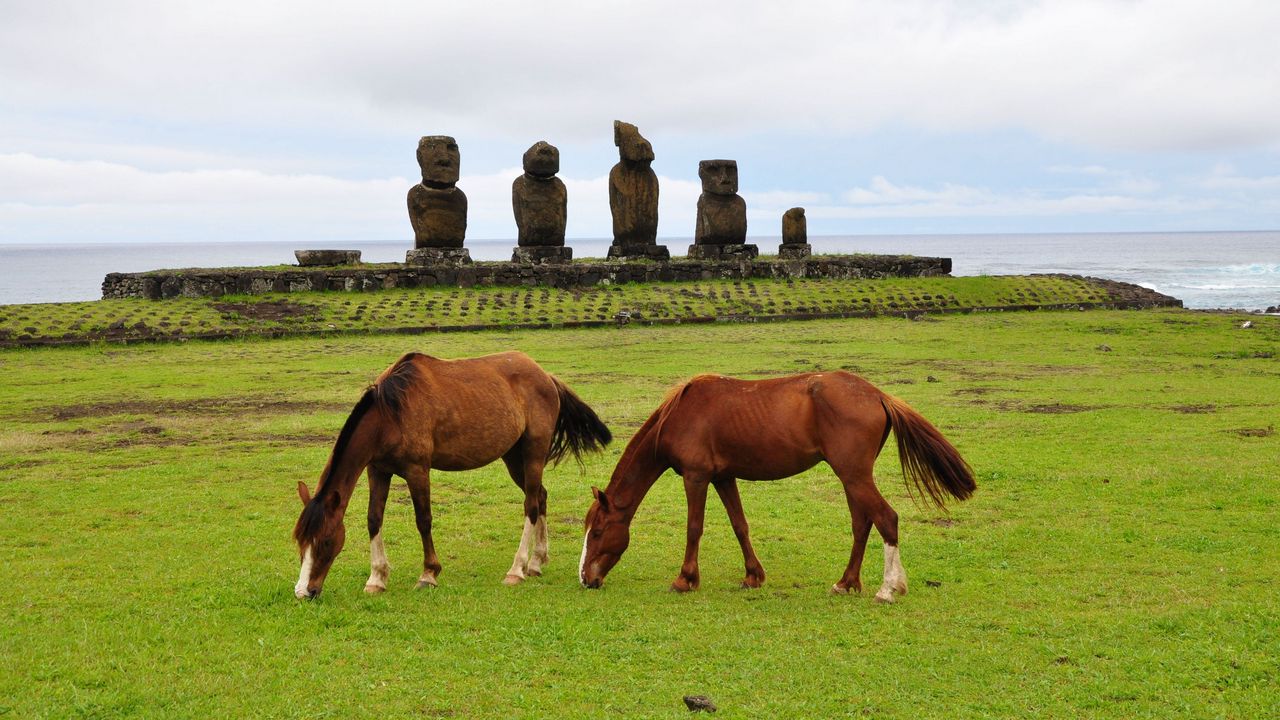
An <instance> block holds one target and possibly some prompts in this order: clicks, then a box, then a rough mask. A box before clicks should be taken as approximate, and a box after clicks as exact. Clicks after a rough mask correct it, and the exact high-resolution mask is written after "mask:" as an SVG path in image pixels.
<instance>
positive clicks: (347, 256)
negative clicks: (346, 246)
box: [293, 250, 360, 267]
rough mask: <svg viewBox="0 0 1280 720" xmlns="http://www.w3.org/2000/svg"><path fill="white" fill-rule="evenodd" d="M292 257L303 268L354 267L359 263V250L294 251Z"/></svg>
mask: <svg viewBox="0 0 1280 720" xmlns="http://www.w3.org/2000/svg"><path fill="white" fill-rule="evenodd" d="M293 256H294V257H296V258H297V259H298V264H299V265H301V266H303V267H317V266H324V265H355V264H356V263H358V262H360V251H359V250H294V251H293Z"/></svg>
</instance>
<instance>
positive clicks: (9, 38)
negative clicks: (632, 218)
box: [0, 0, 1280, 243]
mask: <svg viewBox="0 0 1280 720" xmlns="http://www.w3.org/2000/svg"><path fill="white" fill-rule="evenodd" d="M1278 37H1280V2H1274V1H1273V0H1257V1H1255V2H1248V1H1246V0H1214V1H1212V2H1210V1H1208V0H1204V1H1200V2H1191V1H1187V0H1160V1H1158V2H1150V1H1144V0H1130V1H1124V2H1120V1H1116V2H1102V1H1093V0H1070V1H1067V0H1063V1H1060V2H1022V1H1019V0H1003V1H1001V0H989V1H986V2H983V1H979V0H968V1H960V0H957V1H953V2H949V1H946V0H905V1H904V0H895V1H890V0H884V1H883V2H852V1H834V2H803V1H793V2H788V3H780V2H732V3H714V4H713V3H695V2H662V1H658V0H646V1H645V2H601V1H594V2H581V3H569V2H528V0H524V1H521V2H493V3H482V2H449V3H436V2H423V1H418V2H363V3H360V9H358V10H356V9H350V8H349V7H347V6H344V5H342V4H337V3H326V2H317V0H310V1H309V2H305V3H303V2H297V3H294V2H276V1H271V2H264V1H262V0H256V1H255V2H237V1H231V0H224V1H221V2H208V1H207V0H202V1H201V2H186V1H182V0H166V1H164V2H154V3H135V2H111V3H101V4H99V3H84V2H80V3H69V2H58V1H56V0H40V1H39V2H35V1H31V0H27V1H16V0H0V243H62V242H86V241H133V240H137V241H192V242H196V241H230V240H235V241H241V240H285V241H292V242H298V243H305V242H306V241H308V240H314V241H326V242H341V241H360V240H397V239H404V240H405V241H406V243H412V237H413V233H412V231H411V229H410V226H409V221H408V216H407V213H406V210H405V194H406V192H407V191H408V188H409V187H410V185H412V184H413V183H415V182H417V181H418V179H419V178H418V167H417V165H416V162H415V160H414V150H415V148H416V145H417V141H418V138H419V137H420V136H422V135H436V134H441V135H453V136H454V137H455V138H457V140H458V144H459V145H460V147H461V153H462V179H461V181H460V182H459V187H461V188H462V189H463V190H464V191H465V192H466V194H467V196H468V198H469V200H470V216H469V228H468V238H471V239H502V238H514V237H515V223H514V220H513V219H512V212H511V199H510V188H511V181H512V180H513V179H514V178H515V177H516V176H517V175H518V174H519V173H520V169H519V166H520V156H521V154H522V153H523V152H524V150H525V149H526V148H528V146H529V145H531V144H532V143H533V142H535V141H537V140H547V141H549V142H551V143H552V144H554V145H556V146H558V147H559V148H560V153H561V173H560V176H561V178H562V179H563V180H564V181H565V183H566V184H567V185H568V188H569V232H568V234H569V236H570V237H571V238H573V237H579V238H582V237H595V238H599V237H608V236H609V233H610V221H609V207H608V197H607V190H606V176H607V175H608V172H609V168H610V167H611V166H612V165H613V164H614V163H615V162H616V161H617V151H616V149H615V148H614V147H613V136H612V121H613V120H614V119H622V120H627V121H629V122H632V123H635V124H636V125H638V126H639V127H640V130H641V132H642V133H643V134H644V135H645V136H646V137H647V138H648V139H649V140H650V142H651V143H652V144H653V147H654V150H655V153H656V155H657V159H656V160H655V161H654V169H655V170H656V171H657V173H658V175H659V177H660V181H661V199H662V201H661V211H660V212H661V217H660V226H659V234H660V236H663V237H670V238H687V237H691V236H692V234H693V221H694V206H695V203H696V199H697V195H698V193H699V191H700V187H699V184H698V180H697V164H698V161H699V160H701V159H708V158H731V159H736V160H737V161H738V167H739V175H740V187H741V194H742V195H743V197H745V198H746V201H747V207H748V218H749V232H750V234H751V235H753V236H759V237H768V236H776V235H778V234H779V228H780V222H781V221H780V218H781V214H782V212H783V211H784V210H786V209H787V208H789V207H792V206H795V205H801V206H804V207H806V208H807V215H808V218H809V229H810V233H811V234H867V233H870V234H878V233H967V232H1040V231H1052V232H1061V231H1122V230H1158V231H1175V230H1252V229H1259V230H1274V229H1280V52H1278V51H1277V50H1276V44H1277V42H1280V41H1277V38H1278Z"/></svg>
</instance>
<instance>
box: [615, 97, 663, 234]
mask: <svg viewBox="0 0 1280 720" xmlns="http://www.w3.org/2000/svg"><path fill="white" fill-rule="evenodd" d="M613 144H614V145H617V146H618V156H619V160H618V164H617V165H614V166H613V170H611V171H609V209H610V210H611V211H612V212H613V244H612V245H611V246H610V247H609V257H611V258H612V257H622V258H626V257H648V258H661V259H666V258H669V257H671V253H669V252H668V251H667V248H666V247H664V246H662V245H659V244H658V175H657V173H655V172H654V171H653V168H652V167H650V166H651V164H652V163H653V146H652V145H650V144H649V141H648V140H645V139H644V137H642V136H641V135H640V131H639V130H638V129H637V128H636V126H635V125H632V124H630V123H624V122H622V121H621V120H615V121H613Z"/></svg>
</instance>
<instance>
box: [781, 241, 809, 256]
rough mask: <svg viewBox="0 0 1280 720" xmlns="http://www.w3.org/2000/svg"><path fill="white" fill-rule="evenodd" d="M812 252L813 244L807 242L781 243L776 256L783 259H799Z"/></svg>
mask: <svg viewBox="0 0 1280 720" xmlns="http://www.w3.org/2000/svg"><path fill="white" fill-rule="evenodd" d="M812 254H813V246H812V245H810V244H809V243H783V244H781V245H779V246H778V257H780V258H782V259H784V260H799V259H800V258H807V257H809V256H810V255H812Z"/></svg>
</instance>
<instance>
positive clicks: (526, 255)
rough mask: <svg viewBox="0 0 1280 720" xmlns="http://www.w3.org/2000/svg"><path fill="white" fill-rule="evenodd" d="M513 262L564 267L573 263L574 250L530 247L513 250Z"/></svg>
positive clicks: (562, 247) (559, 247) (555, 247)
mask: <svg viewBox="0 0 1280 720" xmlns="http://www.w3.org/2000/svg"><path fill="white" fill-rule="evenodd" d="M511 262H513V263H520V264H522V265H528V264H533V265H562V264H564V263H567V262H573V248H571V247H564V246H563V245H561V246H558V247H557V246H547V245H544V246H538V245H528V246H525V247H514V248H511Z"/></svg>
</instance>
